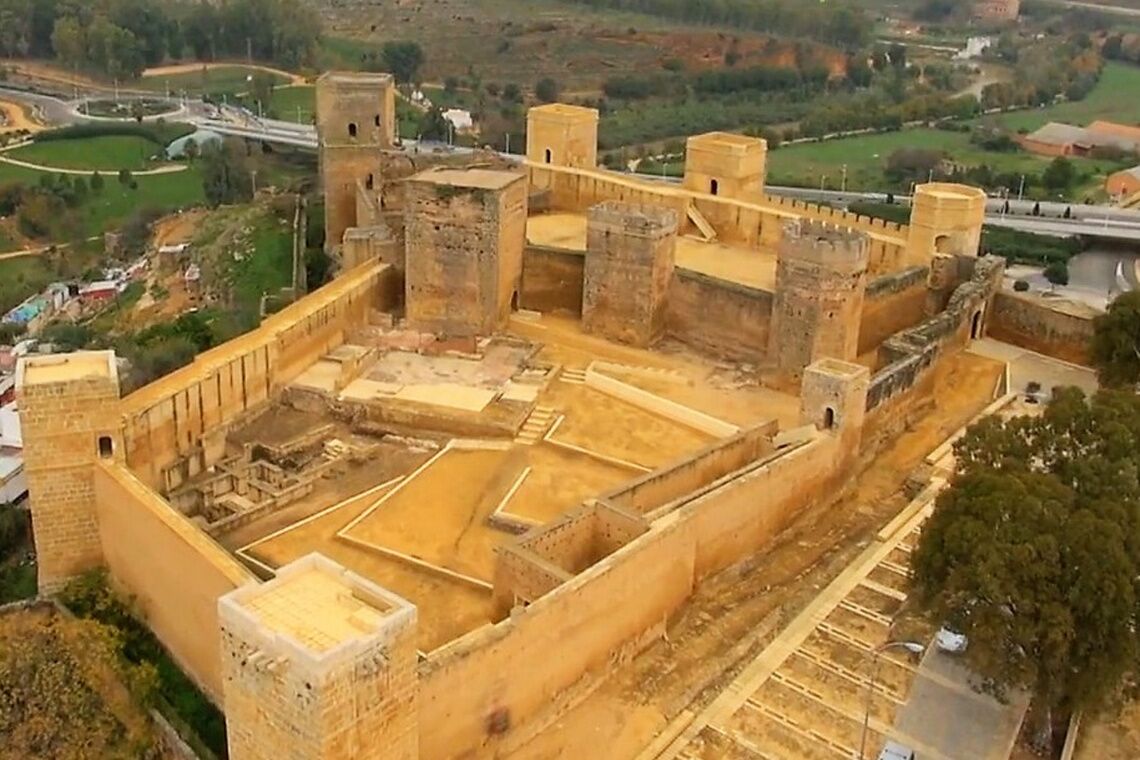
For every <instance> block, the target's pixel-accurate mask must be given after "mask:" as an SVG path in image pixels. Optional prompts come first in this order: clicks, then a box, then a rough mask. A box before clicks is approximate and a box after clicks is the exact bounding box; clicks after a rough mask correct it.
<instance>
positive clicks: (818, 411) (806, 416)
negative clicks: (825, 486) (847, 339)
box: [800, 359, 871, 470]
mask: <svg viewBox="0 0 1140 760" xmlns="http://www.w3.org/2000/svg"><path fill="white" fill-rule="evenodd" d="M870 378H871V371H870V370H869V369H867V368H866V367H864V366H863V365H861V364H852V363H850V362H842V361H839V360H837V359H820V360H819V361H817V362H814V363H813V364H810V365H808V366H807V367H806V368H805V369H804V372H803V381H802V383H801V386H800V423H801V424H803V425H815V427H816V428H817V429H819V430H822V431H824V432H825V433H828V434H830V435H835V436H838V437H839V442H840V445H839V456H840V457H841V458H842V459H843V460H844V461H843V462H841V463H839V465H838V468H839V469H840V470H842V469H843V468H845V467H846V466H847V465H849V464H852V463H853V462H854V461H855V460H856V459H858V456H859V444H860V441H861V440H862V437H863V419H864V417H865V416H866V413H867V388H868V387H869V385H870Z"/></svg>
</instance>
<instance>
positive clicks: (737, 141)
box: [685, 132, 768, 199]
mask: <svg viewBox="0 0 1140 760" xmlns="http://www.w3.org/2000/svg"><path fill="white" fill-rule="evenodd" d="M767 161H768V142H767V141H766V140H762V139H760V138H759V137H746V136H745V135H737V134H733V133H731V132H708V133H706V134H703V135H693V136H692V137H690V138H689V139H688V140H687V141H686V142H685V188H686V189H688V190H695V191H696V192H698V193H709V194H710V195H722V196H724V197H725V198H734V199H744V198H748V197H754V196H758V195H760V194H761V193H763V192H764V173H765V171H766V168H765V167H766V165H767Z"/></svg>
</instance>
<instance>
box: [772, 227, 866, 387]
mask: <svg viewBox="0 0 1140 760" xmlns="http://www.w3.org/2000/svg"><path fill="white" fill-rule="evenodd" d="M868 250H869V244H868V239H867V236H866V235H863V234H860V233H854V232H851V231H849V230H842V229H839V228H837V227H833V226H830V225H827V224H824V223H822V222H815V221H810V220H806V219H801V220H798V221H795V222H789V223H788V224H787V225H785V227H784V235H783V239H782V240H781V242H780V247H779V250H778V252H777V260H776V297H775V301H774V304H773V307H772V324H771V329H770V332H769V335H770V338H769V356H770V358H771V359H772V360H773V361H774V362H775V363H776V365H777V367H778V368H779V370H780V373H781V374H782V375H783V376H785V377H788V378H799V377H800V376H801V373H802V371H803V368H804V367H806V366H807V365H809V364H811V363H812V362H815V361H818V360H819V359H823V358H831V359H840V360H843V361H853V360H854V359H855V358H856V357H857V356H858V351H859V322H860V320H861V318H862V314H863V294H864V291H865V289H866V285H867V261H868Z"/></svg>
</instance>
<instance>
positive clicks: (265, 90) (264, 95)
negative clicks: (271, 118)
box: [250, 71, 277, 113]
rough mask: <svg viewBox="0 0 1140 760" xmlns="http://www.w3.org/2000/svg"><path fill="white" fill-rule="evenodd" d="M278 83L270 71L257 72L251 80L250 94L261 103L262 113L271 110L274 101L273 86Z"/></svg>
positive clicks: (256, 101) (255, 100)
mask: <svg viewBox="0 0 1140 760" xmlns="http://www.w3.org/2000/svg"><path fill="white" fill-rule="evenodd" d="M276 84H277V80H276V79H274V78H273V75H272V74H270V73H269V72H268V71H259V72H257V73H256V74H254V75H253V79H252V80H251V81H250V94H251V95H252V96H253V100H254V102H255V103H259V104H260V105H261V111H262V113H265V112H267V111H268V110H269V105H270V103H271V102H272V101H273V87H274V85H276Z"/></svg>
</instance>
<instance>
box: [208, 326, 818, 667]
mask: <svg viewBox="0 0 1140 760" xmlns="http://www.w3.org/2000/svg"><path fill="white" fill-rule="evenodd" d="M508 333H510V334H511V335H512V336H513V337H514V338H516V339H522V340H523V341H525V342H529V343H531V344H533V345H540V346H541V348H540V350H538V353H537V354H536V355H534V356H533V357H530V358H528V359H527V360H526V361H527V362H528V363H527V364H525V365H524V366H538V367H547V368H554V370H553V371H552V375H551V377H550V379H549V380H548V381H547V382H545V383H544V384H543V385H542V386H541V387H539V390H538V392H537V395H536V398H535V399H534V402H535V407H534V411H533V412H531V415H530V417H529V418H528V421H527V425H526V426H524V428H523V431H522V432H520V434H519V435H518V436H516V437H514V438H511V437H506V436H504V437H487V438H471V437H467V438H464V437H445V438H444V439H443V440H441V443H440V444H439V445H438V447H437V448H435V449H434V450H432V451H427V452H424V453H421V454H419V455H417V456H415V457H412V456H405V457H404V458H403V459H402V460H401V466H400V468H399V469H398V471H396V468H394V467H392V466H390V463H391V461H392V457H391V456H390V455H388V454H385V455H384V461H385V467H386V472H388V473H390V479H389V480H387V481H385V482H382V483H375V482H373V481H363V480H361V481H358V482H359V485H357V486H356V488H357V490H355V491H353V492H351V493H345V491H346V489H336V490H329V488H328V487H327V486H326V487H324V488H325V489H326V490H325V491H323V493H324V494H325V496H324V498H316V497H314V498H310V499H308V500H307V501H306V506H305V509H304V511H303V512H299V511H296V510H293V511H291V513H290V516H291V520H290V521H289V522H288V523H287V524H284V525H282V523H281V520H280V519H279V518H278V519H274V520H270V519H267V520H266V521H265V522H264V526H265V527H264V528H262V529H258V528H257V525H251V526H248V527H245V528H242V529H241V531H240V533H241V537H242V540H241V542H235V541H232V540H228V539H227V538H226V537H222V538H221V541H222V543H223V545H226V546H229V547H230V548H231V549H232V550H234V551H236V552H237V553H238V555H239V557H242V558H244V559H246V560H247V561H252V562H253V563H256V564H261V565H263V566H264V567H265V568H267V569H270V570H273V569H276V568H278V567H281V566H283V565H285V564H288V563H289V562H291V561H293V560H296V559H299V558H301V557H304V556H306V555H307V554H310V553H312V552H319V553H320V554H323V555H325V556H327V557H329V558H330V559H333V560H335V561H336V562H339V563H341V564H342V565H344V566H345V567H347V568H349V569H350V570H351V571H353V572H355V573H358V574H359V575H361V576H362V577H364V578H366V579H368V580H369V581H372V582H374V583H376V584H378V585H379V586H381V587H383V588H386V589H389V590H391V591H392V592H393V593H395V594H398V595H399V596H400V597H403V598H404V599H407V600H409V601H411V602H412V603H414V604H415V605H416V606H417V607H418V608H419V613H418V620H419V623H418V633H417V636H418V639H417V644H418V646H419V648H420V649H421V650H423V651H431V650H433V649H436V648H438V647H440V646H443V645H445V644H447V643H448V642H450V641H452V640H453V639H455V638H457V637H458V636H461V635H463V634H464V633H467V632H469V631H471V630H474V629H475V628H478V627H479V626H481V625H483V624H486V623H488V622H491V620H492V603H491V602H492V600H491V588H492V582H493V577H494V567H495V548H496V547H497V546H499V545H501V544H504V543H506V542H509V541H513V540H514V537H515V534H517V533H518V532H520V531H522V530H525V529H527V528H528V527H531V526H534V525H541V524H545V523H547V522H549V521H551V520H554V519H556V518H558V517H560V516H561V515H563V514H565V513H566V512H568V511H570V510H573V509H576V508H578V507H579V506H580V505H581V504H582V503H583V502H584V501H586V500H588V499H590V498H592V497H594V496H597V495H599V494H601V493H603V492H605V491H608V490H611V489H613V488H615V487H618V486H620V485H621V484H623V483H625V482H628V481H630V480H632V479H634V478H636V477H640V476H642V475H644V474H645V473H647V472H650V471H652V470H654V469H656V468H659V467H662V466H665V465H668V464H670V463H673V462H675V461H677V460H679V459H682V458H683V457H685V456H689V455H691V454H693V453H696V452H697V451H699V450H701V449H703V448H705V447H707V446H708V445H710V444H711V443H713V442H715V441H716V440H718V438H719V437H720V436H718V435H716V434H714V433H712V432H710V431H708V430H701V429H698V428H694V427H692V426H691V425H689V424H684V423H682V422H680V421H678V419H676V418H671V417H670V416H667V415H665V414H659V413H655V412H653V411H650V410H649V409H647V408H645V407H643V406H638V405H635V404H634V403H631V402H629V401H625V400H623V399H622V398H619V397H618V396H615V395H613V394H612V393H608V392H605V391H604V390H603V389H601V388H600V387H594V386H593V385H591V384H589V383H587V381H586V377H587V375H588V374H589V373H593V372H604V373H605V374H606V376H607V377H610V378H612V379H615V380H618V381H620V382H621V383H625V384H626V385H628V386H632V387H633V388H636V389H640V390H642V391H645V392H647V393H649V394H654V395H655V396H656V397H658V398H661V399H667V400H668V401H672V402H674V403H676V404H681V405H684V406H686V407H688V408H689V409H691V410H695V411H698V412H700V413H702V414H703V415H708V416H709V417H711V418H715V419H716V420H719V421H721V424H722V425H724V426H725V429H736V428H735V427H734V426H736V427H744V426H746V425H753V424H757V423H760V422H766V421H768V420H772V419H777V420H779V421H780V422H781V424H783V425H791V424H794V423H795V421H796V419H797V415H798V399H797V398H795V397H793V396H789V395H787V394H781V393H778V392H776V391H772V390H769V389H764V388H761V387H759V386H743V387H742V384H741V383H740V382H739V378H737V377H736V376H735V375H733V374H732V373H729V372H726V371H725V370H724V368H720V369H718V368H716V367H712V366H710V365H709V364H708V363H707V362H702V361H700V360H699V358H698V357H696V356H695V355H688V354H685V353H684V352H683V351H681V350H680V349H678V350H677V351H676V352H673V351H672V350H670V352H668V353H665V352H655V351H645V350H641V349H636V348H631V347H627V346H621V345H617V344H613V343H609V342H608V341H605V340H603V339H600V338H597V337H594V336H590V335H586V334H584V333H583V332H582V330H581V328H580V325H579V323H578V322H577V321H574V320H570V319H562V318H555V317H549V316H543V317H541V318H538V319H531V318H519V317H517V316H516V317H515V318H514V319H513V320H512V323H511V325H510V328H509V330H508ZM523 345H525V343H524V344H523ZM492 349H493V350H492ZM486 350H487V351H488V353H489V355H490V356H491V363H490V364H489V365H488V364H487V363H486V362H485V363H484V366H477V365H478V364H479V363H478V362H477V361H474V360H472V361H471V362H470V363H471V364H472V365H473V369H472V370H470V371H468V370H463V369H462V368H460V367H459V366H458V363H460V362H462V361H463V360H462V359H460V358H458V357H456V356H454V355H452V356H440V357H429V356H426V355H422V356H421V355H417V356H416V357H415V360H414V361H413V360H411V358H410V357H409V356H407V355H406V353H403V352H399V351H395V352H392V353H390V354H389V355H388V356H389V357H391V358H386V357H382V358H381V359H380V360H379V361H378V362H377V364H375V365H374V366H373V367H371V368H366V369H363V370H362V373H363V374H364V375H368V374H383V376H384V379H385V380H386V381H387V382H390V383H395V384H400V383H405V382H411V383H415V384H417V385H418V386H419V387H422V388H423V389H424V390H425V398H428V397H430V396H431V393H430V391H431V387H432V386H433V384H436V383H438V384H443V385H451V384H454V383H456V382H470V383H472V385H473V386H474V387H483V388H487V387H493V386H494V385H495V382H496V381H499V380H504V379H505V378H508V377H509V376H510V373H509V372H506V371H505V369H504V367H505V366H506V363H508V356H510V355H511V354H512V352H513V353H514V354H516V355H517V350H515V349H508V348H507V347H503V346H494V345H493V344H492V345H490V346H488V348H487V349H486ZM433 361H437V363H438V366H437V367H432V366H429V364H431V363H432V362H433ZM520 361H521V360H520ZM510 382H511V381H510V380H506V381H505V383H504V384H503V385H502V386H499V387H505V386H506V385H507V384H509V383H510ZM445 406H446V404H441V408H442V407H445ZM463 413H465V414H466V413H468V412H463ZM291 414H292V415H294V416H295V415H296V414H297V413H296V412H293V413H291ZM275 416H276V417H280V416H281V415H280V414H278V415H275ZM310 419H311V424H312V425H313V426H314V428H315V427H317V426H318V425H319V424H327V422H323V421H322V420H321V419H320V416H319V415H312V416H311V418H310ZM261 425H262V428H263V429H264V430H267V431H271V430H274V429H276V428H282V430H283V431H284V430H286V429H287V432H288V434H289V435H294V436H295V435H297V434H298V430H297V429H296V426H295V425H293V424H290V425H288V426H283V425H276V424H270V421H269V420H266V421H265V422H263V423H261ZM407 435H409V436H415V435H416V433H414V432H410V433H408V434H407ZM424 435H425V436H430V435H433V434H432V433H430V432H429V431H425V432H424ZM239 437H240V439H241V440H243V441H247V442H248V441H250V440H251V438H256V436H251V435H249V434H242V433H241V431H238V432H237V433H236V434H235V435H233V436H231V438H235V439H236V438H239ZM436 437H437V438H438V435H437V436H436ZM385 445H387V444H385ZM361 467H362V468H363V469H362V470H361V477H362V474H363V472H364V471H366V470H367V469H368V464H367V463H364V464H362V465H361ZM338 479H339V476H338V477H334V478H332V479H331V481H329V482H334V483H335V482H336V481H337V480H338ZM334 494H336V495H335V496H334ZM342 494H343V495H342Z"/></svg>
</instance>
